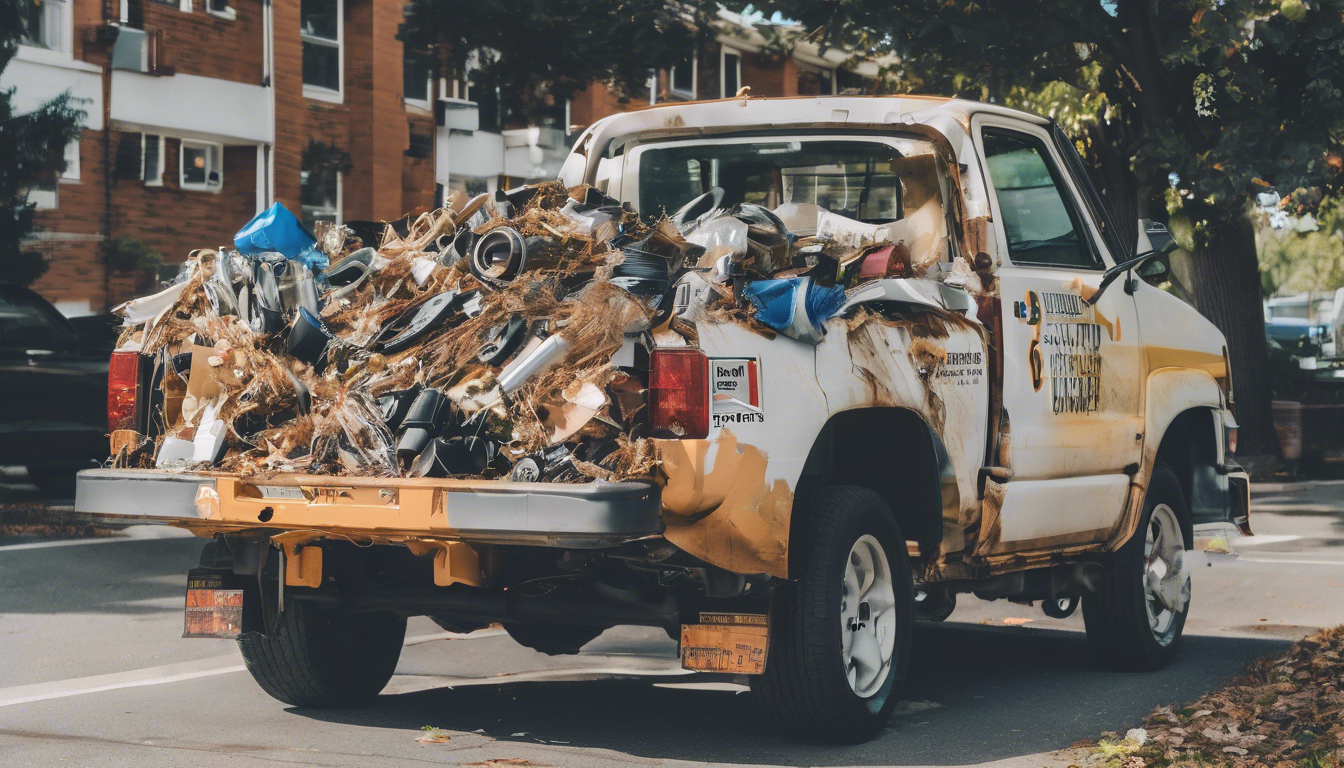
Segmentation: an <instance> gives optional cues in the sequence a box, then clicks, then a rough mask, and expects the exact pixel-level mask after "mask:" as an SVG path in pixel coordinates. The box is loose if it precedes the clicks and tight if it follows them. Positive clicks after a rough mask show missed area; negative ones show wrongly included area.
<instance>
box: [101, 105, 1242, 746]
mask: <svg viewBox="0 0 1344 768" xmlns="http://www.w3.org/2000/svg"><path fill="white" fill-rule="evenodd" d="M560 182H561V183H562V184H563V186H564V187H566V188H570V189H579V188H587V187H591V188H595V189H596V190H598V191H599V192H600V193H601V194H603V195H605V196H607V197H609V198H612V199H614V200H616V201H619V202H620V203H622V204H625V205H626V206H627V207H628V208H629V209H633V210H635V211H637V212H638V213H639V215H640V216H641V217H643V218H644V219H645V220H647V221H649V222H655V221H662V220H664V219H665V218H666V220H667V221H668V222H670V223H671V224H672V226H674V227H676V228H677V229H678V231H679V232H680V234H681V235H682V236H684V237H685V238H686V239H687V240H688V241H691V242H693V243H695V244H696V245H697V246H699V248H700V249H701V250H700V251H698V252H699V253H700V255H699V257H698V261H696V263H694V264H687V265H686V267H685V268H683V269H682V270H679V272H678V274H677V275H676V276H675V280H674V283H673V287H672V291H671V295H670V298H669V299H668V303H669V309H668V312H667V313H666V317H664V318H662V320H661V321H660V322H659V323H657V324H655V325H653V326H651V327H649V328H648V329H646V330H644V331H641V332H640V333H638V334H635V337H636V338H635V339H634V340H633V342H632V349H631V350H630V351H629V353H628V355H627V353H626V352H624V351H623V352H622V353H621V354H622V360H621V361H620V362H619V365H621V366H625V367H626V368H628V369H629V370H631V371H632V373H636V374H637V375H638V376H640V377H642V381H644V382H645V384H646V388H645V390H644V391H643V392H642V393H641V394H643V395H644V396H645V397H646V400H645V403H646V407H647V409H648V410H647V417H648V419H649V429H650V432H649V434H650V435H652V436H653V439H652V440H651V443H652V445H653V448H654V451H655V453H656V461H657V466H656V469H655V470H654V471H653V472H651V473H650V474H649V476H647V477H643V478H631V479H624V480H621V481H619V482H601V481H598V482H592V483H586V484H562V483H544V482H543V483H536V482H525V483H520V482H504V481H499V480H478V479H438V480H435V479H428V478H404V477H403V478H352V477H330V476H312V475H290V476H285V475H281V476H278V477H271V478H267V479H265V480H264V481H262V480H258V479H256V478H249V477H245V476H239V475H236V474H232V475H231V474H229V473H221V472H216V471H211V470H201V471H195V472H191V473H182V472H177V473H173V472H166V471H156V470H124V469H120V470H119V469H105V470H97V471H92V472H87V473H83V474H82V475H81V478H80V486H79V498H78V499H77V509H79V510H81V511H83V512H85V513H89V514H94V515H97V516H100V517H101V518H104V519H123V520H139V521H149V520H152V521H156V522H164V523H167V524H172V525H178V526H181V527H186V528H189V529H191V530H193V531H195V532H197V533H198V534H200V535H202V536H205V537H209V538H211V542H210V544H209V545H207V548H206V553H205V554H204V555H203V559H202V570H201V571H200V572H199V573H198V572H195V571H194V572H193V580H194V581H195V580H196V579H199V580H200V584H201V585H204V586H198V588H197V591H198V592H199V594H198V595H197V596H196V597H195V598H189V605H190V604H191V603H190V600H197V601H198V604H199V605H200V606H201V607H203V608H207V607H208V606H206V605H205V603H210V604H213V602H212V601H216V600H219V599H223V598H220V597H218V596H219V595H225V594H227V595H228V599H229V600H232V599H233V595H234V593H237V596H238V601H239V605H241V606H245V607H243V608H240V609H239V610H238V612H237V616H236V619H237V624H238V626H237V627H233V628H231V629H230V630H229V631H232V632H233V633H234V634H237V635H238V636H239V637H240V642H241V643H242V645H243V649H244V655H245V658H247V659H248V666H249V669H252V671H253V673H254V676H256V677H257V679H258V681H259V682H260V683H261V684H262V686H263V687H264V688H266V690H267V691H268V692H270V693H272V695H275V696H276V697H277V698H280V699H282V700H284V701H288V702H290V703H296V704H334V703H348V701H349V700H351V697H353V698H354V699H360V698H367V697H368V696H371V695H374V694H376V693H377V690H378V689H380V688H381V687H382V684H383V683H385V682H386V680H387V676H389V675H390V674H391V670H392V669H393V668H394V667H395V658H396V651H397V649H398V648H399V640H397V638H396V635H397V631H398V630H397V627H401V631H404V616H406V615H415V614H428V615H432V616H434V617H435V618H436V620H439V621H441V623H443V624H444V626H448V627H452V628H456V629H470V628H472V627H475V626H480V625H482V624H484V623H486V622H491V621H501V622H503V623H504V626H505V628H506V629H508V630H509V631H510V633H511V634H513V635H514V637H515V638H516V639H518V640H519V641H520V642H523V643H524V644H525V645H529V646H531V647H534V648H538V649H540V650H544V651H547V652H551V653H571V652H576V651H577V650H578V648H579V647H580V646H582V645H583V643H584V642H586V641H587V640H589V639H591V638H592V637H595V636H596V633H598V632H600V631H601V630H602V629H603V628H605V627H608V626H613V625H616V624H622V623H634V624H648V625H653V626H661V627H664V628H665V629H667V630H668V631H669V633H670V634H671V635H672V636H674V637H676V638H677V639H678V640H679V643H680V649H681V655H682V660H683V664H684V665H685V666H686V667H687V668H690V669H698V670H704V671H717V672H728V673H733V674H746V675H749V676H750V679H751V681H752V688H753V691H754V692H755V694H756V696H755V698H756V699H757V700H758V701H759V702H760V703H761V704H762V706H764V707H765V708H766V709H767V710H769V711H770V712H771V713H772V714H773V715H774V716H775V718H776V720H777V721H778V722H781V723H783V724H784V725H786V726H787V727H788V728H789V729H791V730H794V731H796V732H802V733H810V734H813V735H815V736H817V737H820V738H826V739H839V740H851V741H852V740H860V739H864V738H867V737H869V736H871V735H872V734H874V733H876V732H877V731H878V730H879V729H880V728H881V727H882V725H883V724H884V723H885V722H886V720H887V718H888V717H889V715H890V713H891V711H892V709H893V708H894V706H895V704H896V701H897V695H896V692H897V691H898V690H899V686H900V683H901V681H902V680H903V679H904V676H905V671H906V668H907V666H908V664H909V661H910V632H911V626H912V623H913V621H914V620H915V619H917V618H918V619H926V620H941V619H943V618H946V617H947V615H948V614H950V613H951V610H952V606H953V605H954V604H955V600H956V596H957V595H958V594H974V595H975V596H977V597H981V598H984V599H999V598H1008V599H1012V600H1017V601H1036V600H1040V601H1042V602H1043V603H1045V604H1046V605H1048V606H1049V605H1053V606H1054V609H1053V610H1055V611H1056V612H1058V610H1059V607H1060V606H1062V605H1075V604H1077V603H1078V602H1079V601H1081V605H1082V609H1083V614H1084V618H1085V620H1086V625H1087V634H1088V639H1089V642H1090V644H1091V646H1092V648H1093V650H1094V652H1095V654H1096V656H1097V658H1098V661H1099V662H1101V663H1104V664H1108V665H1111V666H1115V667H1120V668H1129V669H1148V670H1154V669H1160V668H1162V667H1164V666H1165V665H1166V664H1168V663H1170V662H1171V660H1172V659H1173V657H1174V655H1175V653H1176V649H1177V646H1178V644H1179V639H1180V634H1181V630H1182V627H1183V624H1184V621H1185V616H1186V614H1187V612H1188V609H1189V601H1190V587H1189V585H1190V577H1189V570H1188V567H1187V566H1186V564H1185V560H1184V553H1185V552H1186V551H1187V550H1189V549H1190V548H1191V547H1192V546H1193V543H1194V539H1195V530H1196V528H1202V527H1220V528H1230V527H1233V526H1236V527H1239V528H1240V529H1241V530H1242V531H1243V532H1245V533H1249V527H1248V509H1249V501H1248V498H1249V496H1248V494H1249V484H1248V481H1247V476H1246V474H1245V472H1244V471H1242V470H1241V469H1240V468H1239V467H1238V466H1237V465H1236V463H1235V461H1234V460H1233V459H1232V457H1231V451H1232V448H1233V446H1234V444H1235V431H1236V422H1235V418H1234V416H1233V389H1232V381H1231V375H1230V370H1229V367H1228V356H1227V351H1226V344H1225V341H1224V339H1223V337H1222V335H1221V334H1220V333H1219V332H1218V331H1217V329H1216V328H1214V326H1213V325H1212V324H1210V323H1209V322H1208V321H1207V320H1205V319H1204V318H1203V317H1201V316H1200V315H1199V314H1198V313H1197V312H1196V311H1195V310H1194V309H1193V308H1191V307H1190V306H1189V305H1187V304H1186V303H1184V302H1183V301H1181V300H1180V299H1179V298H1177V297H1176V296H1174V295H1172V294H1171V293H1169V292H1167V291H1165V290H1163V288H1162V287H1161V286H1162V284H1163V282H1164V280H1165V265H1164V264H1163V261H1162V256H1163V254H1162V253H1161V252H1160V251H1159V250H1157V249H1154V248H1153V247H1152V246H1153V244H1154V243H1153V240H1154V239H1155V238H1150V236H1149V233H1148V232H1147V231H1145V230H1144V229H1143V228H1142V227H1140V226H1139V224H1138V222H1116V221H1114V218H1113V216H1112V215H1111V214H1110V213H1109V211H1108V209H1107V207H1106V205H1105V203H1104V201H1103V200H1102V199H1101V197H1100V196H1099V195H1098V194H1097V192H1096V190H1095V188H1094V187H1093V186H1092V184H1091V182H1090V181H1089V179H1088V177H1087V174H1086V171H1085V168H1084V166H1083V163H1082V161H1081V159H1080V158H1079V157H1078V154H1077V151H1076V150H1075V149H1074V147H1073V145H1072V143H1071V142H1070V141H1069V140H1068V138H1067V137H1066V136H1064V134H1063V133H1062V132H1061V131H1060V130H1059V128H1058V127H1057V126H1055V125H1054V124H1053V123H1051V122H1050V121H1048V120H1046V119H1044V118H1040V117H1037V116H1034V115H1028V114H1025V113H1021V112H1017V111H1013V110H1008V109H1004V108H1001V107H996V106H991V105H985V104H978V103H973V102H966V101H959V100H948V99H933V98H925V97H823V98H815V97H805V98H794V99H761V98H734V99H724V100H719V101H711V102H700V103H686V104H671V105H665V106H658V107H653V108H648V109H643V110H639V111H635V112H630V113H625V114H620V115H615V116H612V117H609V118H606V119H604V120H602V121H599V122H598V123H595V124H594V125H593V126H591V127H589V128H588V129H587V130H586V131H585V132H584V133H583V134H582V136H581V137H580V138H579V139H578V141H577V143H576V145H575V147H574V149H573V152H572V153H571V155H570V156H569V158H568V159H567V161H566V162H565V164H564V166H563V169H562V171H561V174H560ZM753 227H756V228H757V229H755V230H753V229H752V228H753ZM762 228H765V229H771V231H775V232H782V233H785V235H784V236H782V237H781V238H777V240H776V241H771V243H770V244H768V245H766V246H762V245H761V241H760V239H759V237H758V233H759V232H760V231H761V229H762ZM1136 230H1137V237H1136ZM753 238H755V239H753ZM838 245H843V246H845V247H846V248H848V252H852V256H845V257H843V258H841V259H840V260H839V263H840V267H839V269H838V270H833V274H829V275H827V276H825V277H823V276H821V275H820V273H819V272H818V269H819V268H818V264H821V263H828V262H824V261H822V260H820V257H815V258H814V257H813V256H812V255H813V254H822V253H834V252H835V250H834V248H836V247H837V246H838ZM809 249H813V250H809ZM828 249H830V250H828ZM780 254H786V255H788V256H789V258H790V259H792V260H791V261H790V262H789V264H788V265H786V266H784V267H781V265H780V264H779V263H772V260H778V259H780V258H781V256H780ZM748 260H750V262H751V263H752V264H753V265H755V267H753V268H754V269H758V270H759V269H765V268H764V267H761V265H762V264H766V265H770V266H769V267H768V269H769V270H770V275H771V276H772V277H773V278H774V279H771V280H761V279H753V278H752V277H750V276H749V274H748V272H747V271H744V269H743V267H742V265H743V263H745V262H746V261H748ZM767 283H769V285H768V286H767V285H766V284H767ZM823 283H825V284H823ZM837 286H838V288H837ZM837 290H839V293H837ZM826 302H829V303H826ZM823 305H824V306H823ZM115 367H116V366H115V365H114V368H115ZM623 370H625V368H623ZM128 386H131V387H132V388H134V386H138V385H137V384H132V385H128ZM133 500H134V503H133ZM353 545H359V546H353ZM368 545H373V546H368ZM375 573H376V574H382V576H378V577H374V576H373V575H372V574H375ZM390 575H397V576H400V579H389V578H387V577H388V576H390ZM543 581H544V582H545V583H546V584H547V585H548V586H547V588H546V589H544V590H541V589H537V588H536V587H535V586H534V585H535V584H537V583H538V582H543ZM189 610H190V609H189ZM202 615H208V616H210V617H212V618H211V619H210V620H211V621H216V623H217V621H218V620H217V619H216V618H213V617H216V616H218V615H221V614H219V613H218V612H216V613H210V611H209V610H205V611H203V612H202ZM317 621H322V622H327V623H326V624H324V626H327V627H335V628H337V629H338V630H340V628H342V627H344V628H345V629H344V630H340V631H335V632H328V633H327V635H328V636H327V637H326V638H325V639H314V636H313V633H312V632H311V631H309V629H308V628H309V624H311V623H312V622H317ZM212 626H213V625H212ZM343 633H344V634H348V635H350V636H353V635H354V634H358V633H363V635H362V636H365V637H374V638H376V639H377V642H376V643H373V644H372V645H369V646H367V647H376V648H379V649H382V650H380V651H379V652H378V654H377V659H372V657H370V660H369V661H366V662H362V663H361V666H360V670H358V671H352V670H350V669H348V668H347V667H348V666H349V665H348V664H345V662H348V661H349V660H350V659H353V658H354V657H353V656H351V655H350V654H354V653H355V652H356V651H355V649H353V648H352V647H349V646H347V645H346V644H345V641H343V640H340V639H339V637H340V636H341V635H342V634H343ZM304 642H307V643H319V644H326V645H324V647H323V648H321V649H314V648H308V649H305V648H303V647H301V643H304ZM327 645H330V647H327ZM347 657H348V658H347ZM389 658H390V662H389V661H388V659H389ZM281 659H284V660H287V662H286V664H287V665H288V666H286V665H282V664H279V663H277V662H278V660H281ZM323 659H328V660H329V659H340V660H344V661H343V662H342V663H343V664H345V666H344V667H343V666H342V665H341V664H336V663H331V664H327V666H322V665H323V663H324V662H323V661H322V660H323ZM294 665H298V667H300V668H293V667H294ZM319 667H320V668H319Z"/></svg>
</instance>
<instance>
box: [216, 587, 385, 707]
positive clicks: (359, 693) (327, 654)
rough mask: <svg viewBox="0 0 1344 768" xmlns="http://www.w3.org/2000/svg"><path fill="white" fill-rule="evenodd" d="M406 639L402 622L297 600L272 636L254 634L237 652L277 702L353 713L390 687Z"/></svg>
mask: <svg viewBox="0 0 1344 768" xmlns="http://www.w3.org/2000/svg"><path fill="white" fill-rule="evenodd" d="M405 639H406V619H405V618H404V617H402V616H397V615H394V614H390V613H370V614H350V613H345V612H342V611H340V610H338V609H336V608H332V607H329V606H324V605H319V604H317V603H311V602H306V601H300V600H295V601H293V602H292V603H290V605H288V606H286V607H285V612H284V615H282V616H281V617H280V628H279V630H278V631H277V632H276V633H275V634H274V635H261V634H257V633H255V632H250V633H248V634H245V635H242V636H241V637H239V638H238V646H239V648H241V649H242V652H243V662H244V663H246V664H247V671H248V672H251V673H252V677H253V678H254V679H255V680H256V681H257V684H258V685H260V686H261V688H262V690H264V691H266V692H267V693H269V694H270V695H271V696H273V697H274V698H277V699H279V700H280V701H283V702H285V703H286V704H293V705H295V706H300V707H353V706H358V705H360V704H365V703H368V702H369V701H371V700H372V699H373V697H375V696H377V695H378V692H379V691H381V690H383V686H385V685H387V681H388V680H390V679H391V678H392V672H393V671H394V670H396V668H397V659H398V658H400V657H401V645H402V643H403V642H404V641H405Z"/></svg>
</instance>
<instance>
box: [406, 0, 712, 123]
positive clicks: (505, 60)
mask: <svg viewBox="0 0 1344 768" xmlns="http://www.w3.org/2000/svg"><path fill="white" fill-rule="evenodd" d="M701 6H703V7H701ZM712 7H713V6H712V5H710V4H709V3H705V2H700V4H699V5H696V4H694V3H669V2H663V1H662V0H411V3H410V5H409V6H408V9H407V14H406V23H405V25H404V26H403V27H402V39H403V40H404V41H405V42H406V44H407V45H409V46H412V47H414V48H416V49H419V50H422V51H437V52H439V53H440V59H441V60H444V61H446V62H448V63H450V64H451V70H452V71H453V72H456V73H461V72H464V71H465V68H466V64H467V62H468V61H469V60H472V61H474V62H475V65H476V71H475V72H474V73H473V75H472V81H473V85H474V86H476V87H486V88H490V89H492V90H493V89H495V88H498V89H499V93H500V94H501V98H502V100H503V102H504V104H503V106H504V107H505V110H506V112H507V114H508V115H510V116H514V117H531V116H534V115H536V114H537V113H539V112H542V111H544V110H546V109H547V108H548V107H549V106H553V105H554V103H555V102H556V100H558V99H564V98H568V97H569V96H571V95H573V94H574V93H577V92H578V91H581V90H583V89H584V88H587V87H588V86H589V85H591V84H592V83H593V82H595V81H597V82H603V83H607V84H608V85H611V86H613V87H614V88H615V90H616V91H617V92H620V93H633V92H637V91H639V90H640V89H643V88H645V87H646V84H647V82H648V79H649V75H650V72H651V71H652V70H654V69H657V68H663V67H670V66H673V65H675V64H678V63H681V62H683V61H685V60H686V59H687V57H688V56H689V55H690V53H691V51H692V50H693V46H694V42H695V37H696V28H697V24H696V23H695V20H696V19H697V18H700V17H702V16H703V14H705V13H707V12H708V9H710V8H712Z"/></svg>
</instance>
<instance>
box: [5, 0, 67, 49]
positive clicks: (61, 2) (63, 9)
mask: <svg viewBox="0 0 1344 768" xmlns="http://www.w3.org/2000/svg"><path fill="white" fill-rule="evenodd" d="M45 2H46V3H50V4H51V5H52V6H53V7H58V8H60V20H59V21H58V23H57V25H56V26H57V29H56V30H55V32H56V34H57V35H58V36H59V39H58V41H57V45H56V46H55V47H51V48H45V47H43V46H40V45H29V44H27V43H24V42H22V40H20V42H19V51H18V53H19V55H18V56H17V57H16V58H21V59H24V60H25V61H32V62H37V63H51V64H61V63H66V62H69V61H71V60H72V59H73V58H74V47H73V46H72V45H71V42H72V41H73V40H74V39H75V14H74V13H73V11H72V9H71V7H70V6H71V4H72V0H45Z"/></svg>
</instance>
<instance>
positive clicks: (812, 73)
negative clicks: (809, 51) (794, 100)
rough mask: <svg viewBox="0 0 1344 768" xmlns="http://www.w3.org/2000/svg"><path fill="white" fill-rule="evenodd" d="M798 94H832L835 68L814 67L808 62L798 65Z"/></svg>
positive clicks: (833, 92)
mask: <svg viewBox="0 0 1344 768" xmlns="http://www.w3.org/2000/svg"><path fill="white" fill-rule="evenodd" d="M798 95H799V96H834V95H835V70H834V69H825V68H823V67H814V66H811V65H808V64H799V65H798Z"/></svg>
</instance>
